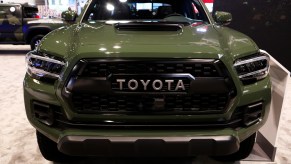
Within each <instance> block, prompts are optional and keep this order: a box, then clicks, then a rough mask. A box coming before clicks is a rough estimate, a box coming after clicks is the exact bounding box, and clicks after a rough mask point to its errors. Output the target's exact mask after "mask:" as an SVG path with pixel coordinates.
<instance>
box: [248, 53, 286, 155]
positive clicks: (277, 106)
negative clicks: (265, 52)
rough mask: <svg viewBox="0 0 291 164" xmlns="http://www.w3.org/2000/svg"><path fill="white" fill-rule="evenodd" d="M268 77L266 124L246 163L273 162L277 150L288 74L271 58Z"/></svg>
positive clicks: (259, 133) (260, 131)
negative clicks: (268, 105) (270, 85)
mask: <svg viewBox="0 0 291 164" xmlns="http://www.w3.org/2000/svg"><path fill="white" fill-rule="evenodd" d="M270 76H271V81H272V100H271V104H270V113H269V117H268V120H267V122H266V123H265V125H264V126H263V127H262V128H261V129H260V130H259V132H258V135H257V140H256V145H255V146H254V149H253V152H252V154H251V155H250V156H249V157H248V158H247V159H245V160H247V161H274V160H275V156H276V149H277V138H278V130H279V128H280V120H281V119H280V118H281V114H282V112H283V110H284V109H286V108H284V104H285V103H286V102H285V101H284V100H285V99H284V98H285V95H286V91H287V90H286V88H287V85H288V79H289V78H290V72H289V71H288V70H287V69H286V68H285V67H284V66H282V65H281V64H280V63H279V62H278V61H277V60H276V59H274V58H273V57H271V60H270Z"/></svg>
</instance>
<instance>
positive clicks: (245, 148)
mask: <svg viewBox="0 0 291 164" xmlns="http://www.w3.org/2000/svg"><path fill="white" fill-rule="evenodd" d="M256 136H257V135H256V133H254V134H253V135H251V136H250V137H249V138H247V139H245V140H244V141H243V142H241V143H240V148H239V150H238V151H237V152H235V153H233V154H230V155H226V156H216V157H213V158H214V159H215V160H217V161H223V162H230V161H231V162H232V161H239V160H242V159H245V158H247V157H248V156H249V155H250V154H251V152H252V150H253V147H254V144H255V141H256Z"/></svg>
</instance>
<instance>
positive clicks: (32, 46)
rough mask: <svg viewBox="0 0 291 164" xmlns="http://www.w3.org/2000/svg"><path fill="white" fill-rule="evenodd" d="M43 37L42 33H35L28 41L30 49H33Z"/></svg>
mask: <svg viewBox="0 0 291 164" xmlns="http://www.w3.org/2000/svg"><path fill="white" fill-rule="evenodd" d="M43 37H44V35H36V36H34V37H33V38H32V39H31V41H30V48H31V50H34V49H35V48H36V47H37V46H38V45H39V43H40V41H41V39H42V38H43Z"/></svg>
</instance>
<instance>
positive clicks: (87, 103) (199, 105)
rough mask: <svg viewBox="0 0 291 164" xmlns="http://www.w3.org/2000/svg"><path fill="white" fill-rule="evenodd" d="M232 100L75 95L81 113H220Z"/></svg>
mask: <svg viewBox="0 0 291 164" xmlns="http://www.w3.org/2000/svg"><path fill="white" fill-rule="evenodd" d="M227 102H228V96H227V95H226V94H204V95H202V94H195V95H160V96H157V95H155V96H153V95H131V96H129V95H126V96H125V95H120V96H117V95H114V96H113V95H92V94H80V95H74V96H73V105H74V107H75V110H77V111H78V112H80V113H102V112H106V113H108V112H113V113H116V112H121V113H122V112H161V113H162V112H174V113H173V114H177V113H183V112H197V113H202V112H204V113H205V112H206V113H208V112H220V111H222V110H223V109H224V108H225V106H226V105H227Z"/></svg>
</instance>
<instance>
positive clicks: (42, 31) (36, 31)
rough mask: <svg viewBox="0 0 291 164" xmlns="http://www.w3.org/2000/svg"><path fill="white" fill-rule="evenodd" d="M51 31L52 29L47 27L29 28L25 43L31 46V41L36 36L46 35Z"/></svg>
mask: <svg viewBox="0 0 291 164" xmlns="http://www.w3.org/2000/svg"><path fill="white" fill-rule="evenodd" d="M51 31H52V29H51V28H50V27H47V26H38V27H31V28H29V30H28V32H27V33H26V36H25V42H26V43H28V44H29V43H30V42H31V39H32V38H33V37H34V36H36V35H46V34H48V33H49V32H51Z"/></svg>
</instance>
